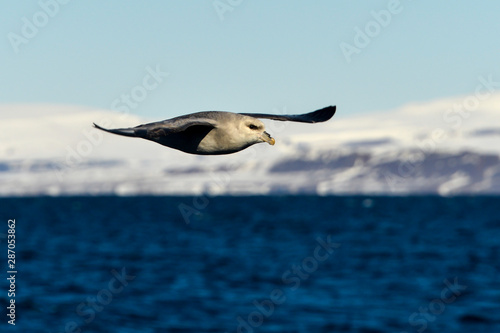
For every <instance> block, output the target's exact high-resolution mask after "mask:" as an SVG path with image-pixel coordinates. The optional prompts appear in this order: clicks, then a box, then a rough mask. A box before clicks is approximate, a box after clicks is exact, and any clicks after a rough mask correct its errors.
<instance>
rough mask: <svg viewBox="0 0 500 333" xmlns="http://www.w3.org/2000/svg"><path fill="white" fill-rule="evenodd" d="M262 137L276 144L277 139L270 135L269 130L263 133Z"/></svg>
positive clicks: (271, 143)
mask: <svg viewBox="0 0 500 333" xmlns="http://www.w3.org/2000/svg"><path fill="white" fill-rule="evenodd" d="M261 137H262V140H264V141H265V142H267V143H269V144H270V145H271V146H274V144H275V143H276V140H274V138H272V137H271V135H269V133H267V132H264V133H262V136H261Z"/></svg>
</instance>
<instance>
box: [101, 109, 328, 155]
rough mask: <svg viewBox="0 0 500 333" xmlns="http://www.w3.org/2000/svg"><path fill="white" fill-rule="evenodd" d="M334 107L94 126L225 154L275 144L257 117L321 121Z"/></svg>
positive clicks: (205, 114)
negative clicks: (279, 112)
mask: <svg viewBox="0 0 500 333" xmlns="http://www.w3.org/2000/svg"><path fill="white" fill-rule="evenodd" d="M335 110H336V107H335V106H328V107H325V108H323V109H320V110H317V111H313V112H310V113H306V114H298V115H274V114H265V113H232V112H225V111H203V112H196V113H191V114H187V115H184V116H179V117H175V118H172V119H167V120H163V121H158V122H154V123H149V124H144V125H139V126H137V127H131V128H117V129H106V128H103V127H101V126H99V125H97V124H95V123H94V126H95V127H96V128H98V129H100V130H103V131H106V132H109V133H113V134H118V135H123V136H130V137H136V138H143V139H147V140H151V141H154V142H157V143H159V144H161V145H164V146H167V147H170V148H174V149H178V150H181V151H183V152H186V153H189V154H196V155H222V154H232V153H236V152H238V151H240V150H243V149H245V148H248V147H250V146H251V145H254V144H256V143H260V142H267V143H269V144H270V145H274V143H275V140H274V139H273V138H272V137H271V135H269V133H267V132H266V131H265V127H264V124H263V123H262V121H260V120H259V119H257V118H265V119H272V120H280V121H295V122H300V123H320V122H323V121H327V120H328V119H330V118H331V117H333V115H334V114H335Z"/></svg>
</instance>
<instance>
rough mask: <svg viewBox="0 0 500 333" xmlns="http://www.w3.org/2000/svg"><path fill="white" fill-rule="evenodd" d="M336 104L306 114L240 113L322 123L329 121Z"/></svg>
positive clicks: (266, 117)
mask: <svg viewBox="0 0 500 333" xmlns="http://www.w3.org/2000/svg"><path fill="white" fill-rule="evenodd" d="M336 108H337V107H336V106H327V107H326V108H323V109H320V110H316V111H313V112H309V113H305V114H281V115H279V114H266V113H240V114H242V115H244V116H249V117H254V118H265V119H272V120H280V121H296V122H299V123H311V124H312V123H321V122H323V121H327V120H328V119H330V118H331V117H333V115H334V114H335V111H336Z"/></svg>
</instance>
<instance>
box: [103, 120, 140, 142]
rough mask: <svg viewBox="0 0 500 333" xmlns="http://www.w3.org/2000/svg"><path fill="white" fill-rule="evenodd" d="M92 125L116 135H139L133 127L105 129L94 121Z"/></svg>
mask: <svg viewBox="0 0 500 333" xmlns="http://www.w3.org/2000/svg"><path fill="white" fill-rule="evenodd" d="M94 127H95V128H98V129H100V130H102V131H105V132H108V133H113V134H118V135H123V136H130V137H133V138H136V137H140V135H138V133H136V131H135V130H134V129H133V128H115V129H107V128H103V127H101V126H99V125H97V124H96V123H94Z"/></svg>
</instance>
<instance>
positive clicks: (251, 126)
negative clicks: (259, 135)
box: [248, 124, 258, 130]
mask: <svg viewBox="0 0 500 333" xmlns="http://www.w3.org/2000/svg"><path fill="white" fill-rule="evenodd" d="M248 127H249V128H250V129H251V130H256V129H257V128H258V127H257V126H255V125H254V124H250V125H248Z"/></svg>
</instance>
